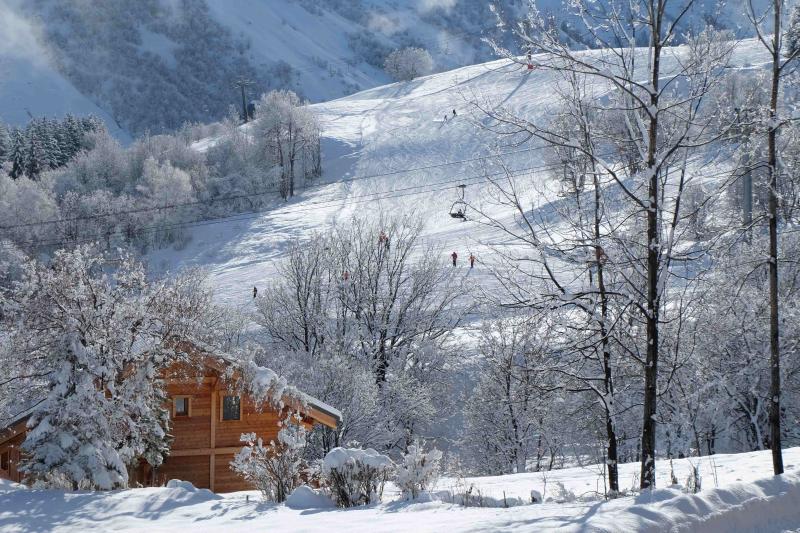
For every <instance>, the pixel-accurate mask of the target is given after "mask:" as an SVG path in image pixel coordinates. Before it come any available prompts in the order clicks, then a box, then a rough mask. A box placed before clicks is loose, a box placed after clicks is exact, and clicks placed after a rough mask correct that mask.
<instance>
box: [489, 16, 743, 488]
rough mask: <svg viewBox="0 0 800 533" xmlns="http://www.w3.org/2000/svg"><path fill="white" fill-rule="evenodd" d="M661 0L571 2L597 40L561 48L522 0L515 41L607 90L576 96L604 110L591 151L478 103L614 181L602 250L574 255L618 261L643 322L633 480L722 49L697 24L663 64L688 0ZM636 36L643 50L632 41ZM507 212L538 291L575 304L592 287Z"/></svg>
mask: <svg viewBox="0 0 800 533" xmlns="http://www.w3.org/2000/svg"><path fill="white" fill-rule="evenodd" d="M669 3H670V2H669V1H668V0H660V1H652V2H645V5H644V6H642V5H640V4H639V3H638V2H629V1H627V0H620V1H619V2H611V3H610V4H609V3H605V4H603V5H602V6H601V5H598V4H595V3H592V2H583V1H581V2H576V3H574V4H573V6H574V8H575V15H576V17H577V18H578V19H579V20H581V21H582V22H583V26H584V28H585V31H587V32H588V33H589V34H591V35H592V40H593V41H595V42H596V43H598V44H599V46H601V47H602V50H600V51H598V52H597V53H595V54H591V55H585V54H579V53H576V52H575V51H574V50H572V49H571V48H570V46H569V45H568V44H567V43H566V42H565V41H564V40H563V36H562V35H561V32H560V30H559V29H558V28H555V27H553V26H552V25H551V24H549V22H548V20H546V17H543V16H542V14H541V13H540V12H539V10H538V9H537V7H536V5H535V2H533V1H531V2H529V12H528V16H527V18H525V20H523V21H520V22H519V23H518V24H517V25H516V26H515V32H516V34H517V36H518V39H519V43H520V46H521V47H523V48H527V49H534V50H537V51H541V52H542V55H541V56H540V57H539V59H537V65H539V67H540V68H546V69H552V70H554V71H557V72H566V73H571V74H574V75H575V76H577V77H578V78H579V80H580V81H581V82H584V81H585V80H590V81H591V82H592V84H595V86H600V87H603V88H605V89H607V90H608V91H609V92H602V91H592V92H591V94H590V95H588V97H589V102H587V103H588V106H585V109H586V110H590V109H591V110H592V111H593V112H597V113H599V114H601V115H604V116H605V117H606V120H607V122H606V124H607V127H608V129H607V132H605V133H604V134H603V135H601V137H594V140H595V142H602V143H603V146H602V151H600V150H595V149H593V148H592V147H593V146H594V147H596V144H595V143H592V144H591V145H589V146H588V147H587V145H586V143H584V142H583V139H582V138H581V137H579V136H578V137H575V136H571V135H570V134H565V133H564V132H562V131H560V130H559V129H558V127H557V126H556V124H548V125H545V124H542V123H538V122H537V123H532V122H531V121H530V120H528V119H527V118H526V117H525V116H524V115H520V114H519V113H516V112H515V111H514V110H512V109H506V108H504V107H503V106H502V105H500V106H494V105H491V104H490V103H481V102H479V103H478V105H479V107H480V108H481V109H482V110H483V111H484V112H485V113H486V114H487V115H488V116H489V117H491V118H493V119H494V120H495V123H494V124H490V125H489V126H488V127H489V128H491V129H493V130H494V131H496V132H498V133H500V134H503V135H508V136H511V137H512V138H513V139H514V141H515V142H524V141H525V140H526V139H530V138H536V139H539V140H540V141H542V142H544V143H546V144H547V145H549V146H555V147H559V148H560V149H568V150H574V151H575V153H576V154H578V155H580V156H581V157H583V158H586V159H587V160H588V161H589V162H590V165H589V172H590V175H589V176H587V178H591V174H599V175H600V176H601V177H602V180H601V184H602V186H603V187H606V188H608V190H609V191H614V192H615V193H616V196H615V198H616V199H618V201H619V202H620V205H621V206H624V207H622V208H621V209H618V210H617V211H616V213H617V215H619V216H621V217H622V218H620V219H619V222H618V223H615V224H613V225H612V226H610V227H612V228H614V229H613V230H612V231H609V232H608V233H607V235H606V238H605V240H608V241H610V242H612V243H613V244H614V249H613V250H609V249H608V247H606V246H602V248H597V247H596V246H594V247H593V250H592V249H591V248H590V249H589V250H586V251H588V252H590V253H587V254H585V255H587V256H589V257H588V258H586V259H585V260H584V261H583V262H586V261H592V262H596V263H600V262H611V263H616V264H618V265H621V266H622V265H624V268H625V270H626V271H625V278H624V279H625V286H624V288H622V289H621V291H620V292H621V294H622V295H623V296H622V298H623V299H624V300H627V302H628V303H627V304H626V306H627V308H628V309H629V310H630V314H629V319H630V321H631V322H630V326H629V327H635V328H637V329H639V328H641V329H640V331H642V332H643V337H642V338H640V341H639V342H638V343H635V344H631V345H628V346H626V349H627V350H628V354H630V355H631V356H633V359H634V360H637V361H639V364H640V369H641V373H642V377H643V379H642V381H643V386H642V404H643V407H642V413H641V415H642V417H641V419H642V433H641V435H642V439H641V454H642V455H641V458H642V470H641V478H640V479H641V486H642V488H652V487H653V485H654V483H655V459H656V438H657V435H656V432H657V423H658V416H657V409H656V406H657V403H658V394H659V392H658V382H659V377H660V374H659V369H658V368H659V367H658V365H659V361H660V356H661V355H662V353H663V352H664V351H665V345H664V343H663V342H662V341H661V340H659V332H660V330H661V328H662V327H663V323H664V322H665V320H666V319H667V316H666V315H665V313H666V312H667V311H666V310H667V309H668V307H667V306H666V303H667V301H668V299H669V295H670V293H669V292H668V291H665V287H667V286H668V285H669V283H670V281H671V277H672V270H671V265H672V264H673V263H674V262H675V261H676V260H688V259H689V257H686V258H680V259H678V258H679V256H680V255H681V254H679V253H678V252H676V242H677V239H678V238H679V236H680V235H681V227H680V225H681V224H682V223H683V222H684V218H683V214H684V212H683V211H682V208H683V205H682V203H681V198H682V197H683V195H684V193H685V190H686V186H687V181H688V180H687V173H686V170H687V163H686V162H687V159H688V156H689V154H690V153H691V152H692V151H693V150H696V149H697V148H698V147H701V146H706V145H708V144H710V143H713V142H714V141H715V140H716V139H717V135H715V134H713V133H710V132H709V130H708V126H710V125H711V124H712V123H716V122H715V115H714V113H713V112H712V108H711V107H710V106H708V105H706V102H708V101H710V100H711V99H710V98H709V95H710V93H711V92H712V91H713V90H714V89H715V88H716V86H717V85H718V83H719V80H720V79H721V76H722V75H723V71H722V70H721V69H720V68H719V65H720V64H725V62H726V61H727V58H728V57H729V55H730V52H731V49H732V47H733V44H732V42H730V41H728V40H726V39H724V36H720V35H716V34H714V33H713V32H708V31H704V32H700V33H697V34H694V35H692V36H691V37H689V38H688V45H687V47H686V48H685V49H684V51H683V54H684V56H683V58H682V59H681V61H680V62H678V65H677V66H676V67H674V68H673V67H669V68H666V67H665V48H666V47H668V46H669V45H670V44H671V43H673V42H674V41H675V39H676V28H677V27H678V24H680V23H681V20H682V18H683V17H685V16H687V13H689V12H690V9H691V8H692V2H689V3H688V4H687V5H686V6H685V8H683V9H682V10H680V11H679V13H678V16H677V17H675V18H670V17H668V16H667V11H668V10H667V4H669ZM634 14H635V15H634ZM584 28H582V30H583V29H584ZM634 36H635V37H634ZM642 43H644V44H646V45H647V46H646V48H641V47H640V45H641V44H642ZM495 49H496V51H497V52H498V53H499V54H500V55H502V56H503V57H506V58H508V59H511V60H513V61H517V62H520V63H524V62H525V60H524V59H520V58H519V57H517V56H516V55H515V54H514V53H512V52H510V51H509V50H507V49H505V48H503V47H502V46H498V45H495ZM644 79H646V81H642V80H644ZM601 139H602V140H601ZM595 187H596V185H595ZM623 212H624V213H625V214H624V215H622V213H623ZM516 214H518V215H520V216H521V217H523V222H522V224H521V226H522V227H521V228H518V229H517V233H518V236H519V238H521V239H522V240H524V241H525V242H527V243H529V244H530V246H532V247H533V248H534V249H535V250H536V253H537V255H539V257H541V262H542V263H543V264H544V265H545V266H544V268H545V271H544V272H545V274H544V276H545V277H546V278H548V283H549V284H550V285H551V286H552V287H551V289H550V290H552V291H554V292H555V293H556V294H558V293H560V294H561V298H562V299H565V300H567V301H570V302H574V303H575V304H578V305H580V304H579V301H580V300H579V299H584V298H588V299H589V300H590V301H594V299H595V296H596V295H597V294H598V291H599V289H598V287H596V286H589V287H586V286H579V287H575V288H573V287H570V286H568V285H567V284H565V283H563V281H564V280H563V278H561V279H559V276H558V275H556V276H552V275H551V274H553V273H558V272H562V270H561V268H560V265H561V263H562V262H563V261H564V259H568V260H570V259H572V258H564V257H558V256H551V253H550V252H551V249H550V247H549V245H550V242H549V241H551V240H552V238H551V234H550V232H549V231H548V232H545V233H540V232H538V231H537V227H536V226H534V225H532V224H531V223H530V220H529V219H527V217H525V212H517V213H516ZM576 251H577V252H579V251H580V250H576ZM591 251H594V254H591ZM609 251H611V252H612V253H611V254H609ZM575 255H577V254H575ZM592 256H594V257H592ZM547 265H550V267H551V268H549V269H548V268H547ZM557 265H558V267H556V266H557ZM579 268H581V270H582V269H583V267H579ZM536 275H537V276H538V275H539V274H538V273H537V274H536ZM583 279H584V280H586V279H587V278H583ZM592 305H593V304H592Z"/></svg>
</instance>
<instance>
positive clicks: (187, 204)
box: [0, 146, 545, 230]
mask: <svg viewBox="0 0 800 533" xmlns="http://www.w3.org/2000/svg"><path fill="white" fill-rule="evenodd" d="M544 148H545V146H535V147H532V148H525V149H521V150H514V151H511V152H504V153H499V154H494V155H487V156H479V157H472V158H468V159H460V160H456V161H446V162H443V163H435V164H432V165H426V166H421V167H412V168H405V169H398V170H391V171H388V172H381V173H377V174H367V175H363V176H355V177H352V178H344V179H341V180H338V181H332V182H330V183H325V184H320V185H317V187H322V186H327V185H335V184H337V183H350V182H354V181H360V180H365V179H373V178H383V177H388V176H396V175H399V174H408V173H411V172H421V171H424V170H434V169H437V168H444V167H448V166H453V165H462V164H465V163H473V162H477V161H488V160H491V159H495V158H498V157H504V156H507V155H514V154H521V153H526V152H533V151H537V150H542V149H544ZM274 192H276V189H275V188H274V187H271V188H269V189H264V190H261V191H257V192H253V193H245V194H234V195H229V196H219V197H216V198H209V199H207V200H193V201H191V202H176V203H172V204H162V205H157V206H148V207H137V208H134V209H126V210H120V211H113V212H109V213H96V214H94V215H83V216H78V217H68V218H58V219H50V220H40V221H36V222H23V223H20V224H10V225H7V226H0V230H9V229H17V228H27V227H34V226H44V225H46V224H62V223H65V222H79V221H82V220H94V219H98V218H108V217H117V216H121V215H132V214H138V213H150V212H154V211H164V210H167V209H177V208H182V207H192V206H201V205H206V206H208V205H212V204H215V203H219V202H225V201H229V200H244V199H249V198H254V197H256V196H263V195H265V194H270V193H274Z"/></svg>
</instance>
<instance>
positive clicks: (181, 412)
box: [172, 396, 190, 417]
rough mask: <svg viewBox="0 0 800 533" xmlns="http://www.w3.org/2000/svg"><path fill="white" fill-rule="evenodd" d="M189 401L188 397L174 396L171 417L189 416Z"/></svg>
mask: <svg viewBox="0 0 800 533" xmlns="http://www.w3.org/2000/svg"><path fill="white" fill-rule="evenodd" d="M189 401H190V398H189V397H188V396H176V397H175V398H174V399H173V400H172V416H174V417H179V416H189V414H190V413H189V410H190V407H189V405H190V404H189Z"/></svg>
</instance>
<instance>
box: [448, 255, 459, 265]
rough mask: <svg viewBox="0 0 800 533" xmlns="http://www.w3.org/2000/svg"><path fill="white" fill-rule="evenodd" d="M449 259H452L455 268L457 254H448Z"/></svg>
mask: <svg viewBox="0 0 800 533" xmlns="http://www.w3.org/2000/svg"><path fill="white" fill-rule="evenodd" d="M450 257H452V258H453V266H456V262H457V261H458V254H457V253H455V252H453V253H452V254H450Z"/></svg>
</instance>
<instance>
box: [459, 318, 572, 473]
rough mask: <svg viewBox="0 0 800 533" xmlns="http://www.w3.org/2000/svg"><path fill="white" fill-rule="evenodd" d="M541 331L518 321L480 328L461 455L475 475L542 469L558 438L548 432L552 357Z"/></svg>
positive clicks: (551, 397)
mask: <svg viewBox="0 0 800 533" xmlns="http://www.w3.org/2000/svg"><path fill="white" fill-rule="evenodd" d="M548 344H549V343H548V342H547V340H546V337H545V336H544V331H543V328H541V327H537V326H536V325H535V324H534V323H533V321H528V320H525V319H522V318H508V319H502V320H499V321H497V322H495V323H493V324H491V325H487V326H485V327H484V330H483V332H482V334H481V338H480V346H479V353H480V355H481V359H480V363H479V364H478V368H477V371H476V376H477V384H476V386H475V389H474V390H473V392H472V393H471V394H470V395H469V398H468V400H467V404H466V408H465V418H466V430H465V435H464V448H465V450H464V452H465V455H466V456H467V457H468V459H469V461H470V464H471V466H472V468H473V469H474V470H475V471H478V472H481V473H486V474H511V473H520V472H527V471H528V469H529V467H530V468H532V469H533V470H539V469H541V468H542V459H543V458H544V457H545V456H546V455H547V454H548V452H555V451H556V450H555V449H554V448H555V447H554V445H555V443H556V442H557V441H558V440H559V438H560V435H558V434H556V432H551V431H549V430H548V422H549V420H548V419H549V418H550V417H551V416H552V410H553V402H554V401H556V400H557V399H558V395H557V394H554V392H556V387H553V386H552V385H553V383H552V382H550V380H551V379H552V378H553V376H552V375H550V374H549V373H548V372H547V369H548V367H549V366H551V365H553V361H554V358H555V356H556V354H555V353H554V352H550V351H549V350H548V348H549V346H548Z"/></svg>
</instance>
